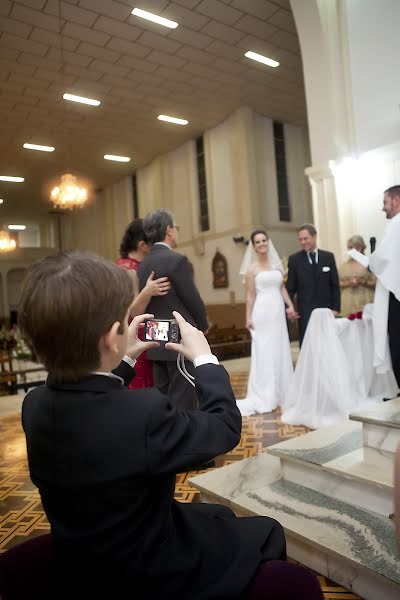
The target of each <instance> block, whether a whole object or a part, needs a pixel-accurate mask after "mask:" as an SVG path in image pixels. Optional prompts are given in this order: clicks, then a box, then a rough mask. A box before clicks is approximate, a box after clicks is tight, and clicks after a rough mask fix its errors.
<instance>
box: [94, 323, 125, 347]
mask: <svg viewBox="0 0 400 600" xmlns="http://www.w3.org/2000/svg"><path fill="white" fill-rule="evenodd" d="M120 325H121V323H120V322H119V321H115V323H113V324H112V325H111V327H110V329H109V330H108V331H106V333H104V334H103V335H102V336H101V338H100V340H99V350H100V352H101V351H102V350H103V351H104V350H107V351H108V352H117V351H118V346H117V335H118V330H119V328H120Z"/></svg>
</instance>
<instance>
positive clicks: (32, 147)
mask: <svg viewBox="0 0 400 600" xmlns="http://www.w3.org/2000/svg"><path fill="white" fill-rule="evenodd" d="M23 147H24V148H26V149H27V150H40V151H41V152H54V150H55V148H54V146H40V145H39V144H24V145H23Z"/></svg>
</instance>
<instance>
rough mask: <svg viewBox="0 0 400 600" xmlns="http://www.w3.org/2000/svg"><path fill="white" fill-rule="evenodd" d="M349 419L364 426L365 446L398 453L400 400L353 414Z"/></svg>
mask: <svg viewBox="0 0 400 600" xmlns="http://www.w3.org/2000/svg"><path fill="white" fill-rule="evenodd" d="M349 418H350V419H351V420H353V421H360V422H361V423H362V424H363V430H364V446H369V447H370V448H377V449H378V450H385V451H386V452H395V451H396V448H397V446H398V444H400V398H395V399H394V400H389V401H388V402H382V403H380V404H377V405H375V406H371V407H370V408H368V409H365V410H362V411H359V412H354V413H351V415H350V417H349Z"/></svg>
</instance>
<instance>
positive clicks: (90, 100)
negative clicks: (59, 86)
mask: <svg viewBox="0 0 400 600" xmlns="http://www.w3.org/2000/svg"><path fill="white" fill-rule="evenodd" d="M63 98H64V100H70V101H71V102H80V103H81V104H90V106H99V104H101V102H100V100H93V98H85V97H84V96H75V95H74V94H63Z"/></svg>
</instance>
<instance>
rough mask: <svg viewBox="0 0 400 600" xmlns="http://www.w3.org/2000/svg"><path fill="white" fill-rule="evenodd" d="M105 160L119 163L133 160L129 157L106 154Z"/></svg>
mask: <svg viewBox="0 0 400 600" xmlns="http://www.w3.org/2000/svg"><path fill="white" fill-rule="evenodd" d="M104 158H105V159H106V160H115V161H117V162H129V161H130V160H131V159H130V158H129V156H117V155H116V154H105V155H104Z"/></svg>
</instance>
